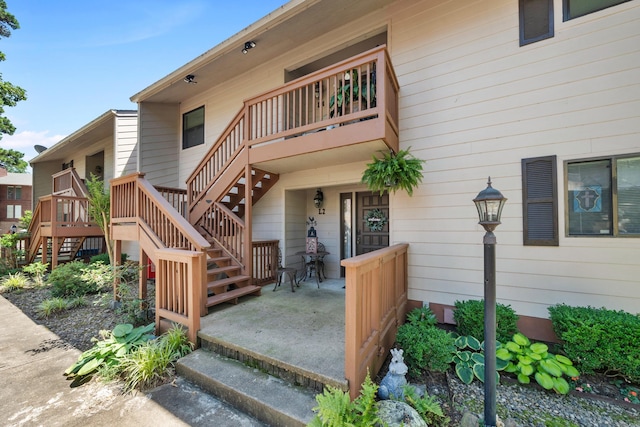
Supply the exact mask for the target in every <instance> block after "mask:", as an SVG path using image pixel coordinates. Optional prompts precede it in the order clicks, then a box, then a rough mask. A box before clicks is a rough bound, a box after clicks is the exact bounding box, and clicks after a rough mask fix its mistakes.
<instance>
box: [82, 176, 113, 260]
mask: <svg viewBox="0 0 640 427" xmlns="http://www.w3.org/2000/svg"><path fill="white" fill-rule="evenodd" d="M85 184H86V186H87V190H88V191H89V194H88V195H87V198H88V199H89V214H91V217H92V218H93V220H94V221H95V222H96V224H97V225H98V227H100V230H102V232H103V233H104V240H105V242H106V243H107V254H109V262H110V263H111V265H115V264H114V262H113V240H111V229H110V227H109V223H110V221H111V213H110V209H111V199H110V196H109V190H108V189H105V187H104V182H103V181H102V180H101V179H100V178H99V177H98V176H97V175H94V174H91V177H90V178H89V179H87V180H86V182H85Z"/></svg>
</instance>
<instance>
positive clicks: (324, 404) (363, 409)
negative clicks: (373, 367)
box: [308, 373, 380, 427]
mask: <svg viewBox="0 0 640 427" xmlns="http://www.w3.org/2000/svg"><path fill="white" fill-rule="evenodd" d="M377 392H378V385H377V384H375V383H374V382H373V381H371V377H370V376H369V374H368V373H367V377H366V378H365V380H364V383H362V389H361V392H360V395H359V396H358V397H357V398H356V399H355V400H354V401H353V402H352V401H351V398H350V397H349V393H346V392H344V391H342V390H340V389H338V388H334V387H332V386H327V387H325V389H324V392H323V393H322V394H318V395H316V402H318V406H316V407H315V408H313V412H315V413H316V415H315V416H314V417H313V419H312V420H311V422H310V423H309V424H308V426H310V427H344V426H353V427H360V426H362V427H369V426H373V425H378V423H379V422H380V419H379V418H378V407H377V405H376V394H377Z"/></svg>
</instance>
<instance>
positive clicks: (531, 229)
mask: <svg viewBox="0 0 640 427" xmlns="http://www.w3.org/2000/svg"><path fill="white" fill-rule="evenodd" d="M522 218H523V233H524V234H523V242H524V244H525V245H531V246H558V244H559V243H558V186H557V179H556V156H546V157H535V158H530V159H522Z"/></svg>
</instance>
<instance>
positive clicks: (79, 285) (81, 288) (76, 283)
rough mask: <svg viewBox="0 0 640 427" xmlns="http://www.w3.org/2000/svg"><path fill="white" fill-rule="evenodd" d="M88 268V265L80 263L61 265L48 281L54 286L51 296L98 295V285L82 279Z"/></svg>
mask: <svg viewBox="0 0 640 427" xmlns="http://www.w3.org/2000/svg"><path fill="white" fill-rule="evenodd" d="M86 267H87V266H86V264H84V263H83V262H80V261H73V262H69V263H67V264H63V265H59V266H58V268H56V269H54V270H53V271H52V272H51V274H49V277H48V279H47V281H48V282H49V283H51V285H52V288H51V295H53V296H54V297H60V298H68V297H77V296H82V295H87V294H92V293H96V292H97V291H98V286H97V285H96V283H90V282H86V281H85V280H83V279H82V273H83V270H84V269H85V268H86Z"/></svg>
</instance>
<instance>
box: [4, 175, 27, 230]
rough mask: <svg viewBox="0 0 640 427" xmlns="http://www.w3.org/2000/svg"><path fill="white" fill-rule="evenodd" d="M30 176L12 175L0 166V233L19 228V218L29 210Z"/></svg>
mask: <svg viewBox="0 0 640 427" xmlns="http://www.w3.org/2000/svg"><path fill="white" fill-rule="evenodd" d="M31 178H32V177H31V174H29V173H12V172H7V170H6V169H5V168H4V167H2V166H0V233H2V234H6V233H8V232H10V231H11V227H12V226H14V225H15V226H16V228H17V229H19V228H20V224H19V223H20V218H22V216H23V215H24V212H25V211H27V210H30V209H31Z"/></svg>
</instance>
